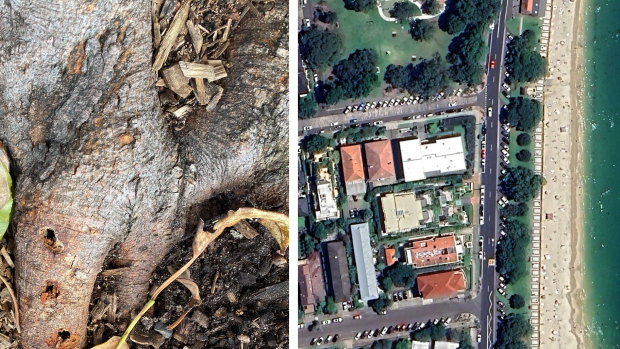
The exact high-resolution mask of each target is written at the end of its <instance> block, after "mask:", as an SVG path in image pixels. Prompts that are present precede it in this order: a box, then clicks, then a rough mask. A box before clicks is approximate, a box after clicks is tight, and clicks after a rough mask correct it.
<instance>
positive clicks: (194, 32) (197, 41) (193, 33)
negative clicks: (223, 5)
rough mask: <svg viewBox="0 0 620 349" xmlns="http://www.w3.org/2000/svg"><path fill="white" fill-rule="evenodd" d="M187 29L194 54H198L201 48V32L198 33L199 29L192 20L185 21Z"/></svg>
mask: <svg viewBox="0 0 620 349" xmlns="http://www.w3.org/2000/svg"><path fill="white" fill-rule="evenodd" d="M186 25H187V31H188V32H189V36H190V37H191V38H192V45H193V46H194V51H196V55H198V56H200V52H201V50H202V43H203V38H202V34H200V29H198V27H197V26H196V25H194V23H193V22H192V21H187V23H186Z"/></svg>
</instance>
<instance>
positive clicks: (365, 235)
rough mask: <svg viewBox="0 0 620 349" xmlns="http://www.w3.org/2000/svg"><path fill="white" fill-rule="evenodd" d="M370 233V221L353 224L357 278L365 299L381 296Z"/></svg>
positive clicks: (362, 296) (352, 232)
mask: <svg viewBox="0 0 620 349" xmlns="http://www.w3.org/2000/svg"><path fill="white" fill-rule="evenodd" d="M369 234H370V231H369V229H368V223H360V224H352V225H351V236H352V237H353V252H354V256H355V265H356V267H357V280H358V282H359V288H360V294H361V298H362V300H364V301H370V300H373V299H377V298H379V288H378V286H377V274H376V272H375V263H374V261H373V255H372V247H371V246H370V235H369Z"/></svg>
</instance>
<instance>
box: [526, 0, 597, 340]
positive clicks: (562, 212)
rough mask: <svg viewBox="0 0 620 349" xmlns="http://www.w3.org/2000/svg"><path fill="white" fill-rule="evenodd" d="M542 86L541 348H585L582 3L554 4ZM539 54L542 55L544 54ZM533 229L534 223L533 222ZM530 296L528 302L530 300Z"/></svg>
mask: <svg viewBox="0 0 620 349" xmlns="http://www.w3.org/2000/svg"><path fill="white" fill-rule="evenodd" d="M551 6H552V18H551V31H550V39H549V46H548V52H547V58H548V62H549V75H548V76H547V78H546V79H545V87H544V101H543V102H544V119H543V132H544V138H543V139H544V140H543V169H542V170H543V176H544V178H545V180H546V184H545V185H544V186H543V189H542V190H543V192H542V203H541V205H542V206H541V209H540V219H541V222H540V228H541V246H540V248H541V256H542V258H541V260H540V276H541V277H540V278H539V280H540V289H539V295H540V298H539V300H538V301H539V304H540V305H539V319H540V320H539V325H538V326H539V328H538V329H539V338H537V339H534V338H533V342H534V341H538V344H539V345H538V347H540V348H545V349H547V348H561V349H572V348H584V346H585V344H584V331H583V313H582V312H583V281H582V278H583V275H582V273H581V265H582V238H581V234H582V227H583V218H582V217H583V214H582V207H581V203H582V202H583V201H582V199H581V197H582V170H581V156H582V152H581V141H580V140H581V139H582V130H583V125H582V124H581V123H582V110H581V104H580V101H579V99H580V98H581V96H580V94H579V91H581V90H582V81H583V79H582V77H583V63H582V62H583V59H582V57H583V52H582V48H583V45H582V38H581V37H582V33H583V23H582V21H583V16H581V13H582V6H583V0H581V1H580V0H576V1H569V0H553V1H552V3H551ZM543 54H544V53H543ZM534 226H537V223H536V222H535V223H534ZM534 298H535V296H533V301H534V302H535V299H534Z"/></svg>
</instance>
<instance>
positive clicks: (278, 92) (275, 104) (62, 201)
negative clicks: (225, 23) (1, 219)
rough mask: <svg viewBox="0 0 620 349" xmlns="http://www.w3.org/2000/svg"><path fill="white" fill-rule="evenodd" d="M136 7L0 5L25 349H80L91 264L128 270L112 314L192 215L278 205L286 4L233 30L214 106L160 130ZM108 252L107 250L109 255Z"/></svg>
mask: <svg viewBox="0 0 620 349" xmlns="http://www.w3.org/2000/svg"><path fill="white" fill-rule="evenodd" d="M150 7H151V5H150V2H149V1H145V0H139V1H118V0H99V1H96V0H93V1H90V2H88V1H87V2H70V1H69V2H67V1H61V2H56V1H47V0H44V1H33V0H23V1H17V0H5V1H4V2H3V3H2V4H0V125H1V126H0V140H1V141H2V142H3V143H4V145H5V147H6V149H7V151H8V153H9V156H10V157H11V161H12V166H13V168H12V175H13V178H14V179H15V194H16V195H15V214H14V218H13V222H12V231H13V233H14V234H15V240H16V244H17V248H16V288H17V293H18V303H19V307H20V319H21V323H22V345H23V347H24V348H56V347H61V348H73V347H82V346H83V343H84V342H85V340H86V338H85V336H86V324H87V322H88V305H89V301H90V296H91V292H92V290H93V286H94V282H95V279H96V277H97V274H98V273H99V272H100V271H101V270H102V266H103V263H104V260H106V258H107V260H108V261H111V262H110V264H109V265H111V266H113V267H128V268H129V271H128V272H127V273H126V274H124V275H122V276H121V278H120V282H119V283H118V289H117V295H118V297H119V301H120V302H119V304H120V305H119V312H120V313H121V314H119V315H120V316H124V318H126V316H127V315H128V314H129V312H130V311H131V310H134V309H135V308H137V307H140V306H141V305H142V304H143V302H145V301H146V295H147V291H148V290H147V288H148V281H149V278H150V276H151V273H152V272H153V269H154V268H155V266H156V265H157V263H158V262H159V261H160V260H161V259H162V258H163V257H164V255H165V254H166V253H167V252H168V251H169V249H170V248H171V246H172V245H173V244H175V242H177V241H178V239H179V238H180V237H182V236H183V234H184V233H185V231H186V227H187V226H189V225H192V224H193V223H195V221H196V219H197V218H198V217H188V214H189V211H190V208H191V207H193V206H196V205H199V204H200V203H202V202H204V201H205V200H207V199H208V198H210V197H211V196H213V195H214V194H217V193H219V192H223V191H227V190H233V189H239V188H241V189H243V190H244V192H246V193H248V194H247V198H246V200H247V201H249V202H252V203H255V204H256V205H257V206H260V205H262V206H270V205H271V206H274V205H280V206H281V205H286V204H287V202H286V198H287V192H286V190H287V186H286V185H282V183H286V180H287V178H288V171H287V163H288V161H287V148H288V145H287V144H288V139H287V134H288V126H287V103H288V100H287V98H288V97H287V85H288V75H287V72H288V36H287V34H288V33H287V31H288V29H287V28H288V25H287V13H288V10H287V4H286V3H285V2H281V1H276V2H275V7H274V8H273V9H272V10H270V11H268V12H267V13H263V14H260V15H251V13H252V12H249V13H248V16H246V17H245V18H244V19H243V20H242V21H241V22H240V24H239V27H238V28H237V29H236V30H235V32H234V33H233V34H234V35H232V40H233V42H232V47H231V48H230V49H229V57H227V58H226V61H227V62H229V63H230V64H232V66H231V67H230V68H229V69H228V78H226V79H225V80H224V85H223V87H224V89H225V92H224V96H223V97H222V100H221V101H220V103H219V105H218V108H217V109H216V110H214V111H213V112H210V113H207V112H206V111H204V110H201V111H197V112H195V113H193V114H192V115H190V116H188V120H187V124H186V127H185V128H184V129H183V130H181V131H174V130H172V129H171V128H170V127H169V126H168V123H167V119H166V116H165V115H164V113H163V112H162V111H161V110H160V103H159V99H158V96H157V90H156V87H155V86H154V82H155V80H156V75H155V74H154V73H152V72H151V70H150V67H151V62H152V53H153V52H152V50H153V49H152V37H151V36H152V34H151V33H152V32H151V25H150V23H151V19H150ZM110 253H113V255H109V254H110Z"/></svg>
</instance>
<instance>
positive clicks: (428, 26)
mask: <svg viewBox="0 0 620 349" xmlns="http://www.w3.org/2000/svg"><path fill="white" fill-rule="evenodd" d="M435 30H436V27H435V25H434V24H433V23H432V22H431V21H429V20H427V19H414V20H413V21H411V22H409V33H410V34H411V37H412V38H413V39H414V40H417V41H428V40H430V39H432V38H433V35H434V34H435Z"/></svg>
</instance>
